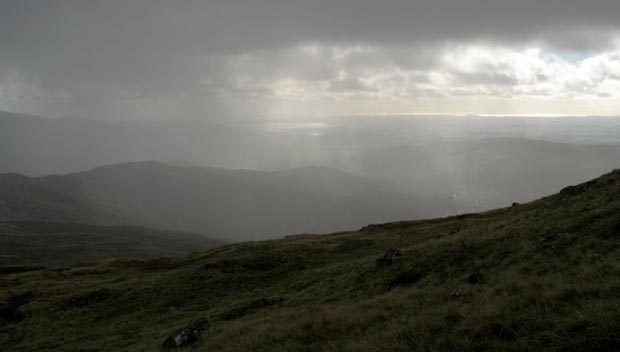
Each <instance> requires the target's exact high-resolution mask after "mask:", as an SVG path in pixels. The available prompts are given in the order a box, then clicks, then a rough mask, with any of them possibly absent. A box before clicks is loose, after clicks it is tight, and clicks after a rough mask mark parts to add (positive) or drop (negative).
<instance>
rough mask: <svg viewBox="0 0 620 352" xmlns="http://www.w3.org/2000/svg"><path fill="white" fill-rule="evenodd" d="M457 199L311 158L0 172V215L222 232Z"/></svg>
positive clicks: (343, 218)
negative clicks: (242, 166) (280, 166)
mask: <svg viewBox="0 0 620 352" xmlns="http://www.w3.org/2000/svg"><path fill="white" fill-rule="evenodd" d="M460 209H462V207H461V206H457V204H455V203H454V202H453V201H452V199H450V198H449V197H434V196H424V195H409V194H407V193H403V192H400V191H398V190H397V189H396V188H393V187H391V186H389V185H385V184H382V183H379V182H376V181H372V180H369V179H366V178H362V177H358V176H353V175H350V174H347V173H344V172H340V171H337V170H334V169H330V168H319V167H312V168H301V169H293V170H285V171H277V172H258V171H246V170H222V169H215V168H203V167H180V166H169V165H166V164H162V163H158V162H140V163H126V164H118V165H110V166H103V167H98V168H95V169H93V170H91V171H86V172H80V173H74V174H68V175H54V176H45V177H36V178H29V177H26V176H21V175H16V174H3V175H0V220H5V221H9V220H33V221H48V222H73V223H88V224H96V225H127V224H138V225H143V226H148V227H155V228H166V229H175V230H180V231H188V232H197V233H204V234H207V235H208V236H212V237H215V238H221V239H226V240H249V239H265V238H273V237H277V236H279V235H284V234H288V233H304V232H331V231H338V230H344V229H347V228H351V227H358V226H362V225H363V224H366V223H368V222H381V221H390V220H396V219H400V218H424V217H433V216H443V215H447V214H454V213H457V212H458V211H459V210H460Z"/></svg>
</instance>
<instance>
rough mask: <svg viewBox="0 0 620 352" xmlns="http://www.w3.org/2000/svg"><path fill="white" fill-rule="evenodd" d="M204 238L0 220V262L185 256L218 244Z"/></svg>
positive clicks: (63, 262)
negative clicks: (1, 221)
mask: <svg viewBox="0 0 620 352" xmlns="http://www.w3.org/2000/svg"><path fill="white" fill-rule="evenodd" d="M222 244H223V242H221V241H218V240H214V239H211V238H208V237H206V236H202V235H198V234H191V233H183V232H175V231H164V230H154V229H148V228H142V227H129V226H94V225H80V224H70V223H47V222H32V221H13V222H3V223H0V265H8V264H12V265H16V264H20V265H68V264H76V263H83V262H93V261H101V260H105V259H111V258H156V257H167V256H181V255H187V254H189V253H191V252H194V251H202V250H206V249H209V248H213V247H216V246H219V245H222Z"/></svg>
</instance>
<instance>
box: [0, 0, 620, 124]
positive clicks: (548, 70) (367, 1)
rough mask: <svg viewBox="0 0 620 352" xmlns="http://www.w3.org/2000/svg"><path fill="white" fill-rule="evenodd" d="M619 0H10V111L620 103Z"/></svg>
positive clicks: (6, 89) (177, 112) (592, 111)
mask: <svg viewBox="0 0 620 352" xmlns="http://www.w3.org/2000/svg"><path fill="white" fill-rule="evenodd" d="M618 18H620V1H618V0H590V1H575V0H519V1H516V0H512V1H504V0H408V1H407V0H382V1H377V0H303V1H302V0H203V1H183V0H176V1H165V0H117V1H114V0H102V1H95V0H75V1H63V0H55V1H46V0H40V1H35V0H19V1H17V0H0V109H2V110H10V111H15V112H24V113H34V114H42V115H46V116H71V117H86V118H109V119H134V118H135V119H176V118H187V117H189V118H200V119H209V120H218V119H223V118H227V117H228V116H239V115H242V116H249V117H251V116H266V117H284V118H295V117H296V116H330V115H350V114H369V115H371V114H407V113H422V114H527V115H547V114H561V115H562V114H564V115H620V20H618Z"/></svg>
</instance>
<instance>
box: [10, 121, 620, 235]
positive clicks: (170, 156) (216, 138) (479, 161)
mask: <svg viewBox="0 0 620 352" xmlns="http://www.w3.org/2000/svg"><path fill="white" fill-rule="evenodd" d="M248 120H249V121H245V120H244V121H242V122H238V121H237V122H235V121H236V120H235V121H228V124H224V123H210V122H206V121H196V120H194V121H188V120H180V121H176V120H175V121H167V122H156V121H148V122H147V121H145V122H126V121H125V122H120V121H118V122H106V121H100V120H99V121H95V120H88V119H85V118H82V119H69V118H64V119H49V118H43V117H37V116H28V115H20V114H12V113H8V112H2V111H0V173H7V172H12V173H19V174H23V175H28V176H41V175H49V174H66V173H71V172H79V171H83V170H89V169H92V168H95V167H98V166H100V165H108V164H119V163H126V162H132V161H143V160H159V161H163V162H166V163H169V164H174V165H209V166H213V167H218V168H223V169H238V168H249V169H257V170H281V169H292V168H299V167H302V168H303V167H307V166H311V165H319V166H326V167H331V168H335V169H338V170H343V171H346V172H349V173H352V174H354V175H361V176H364V177H368V178H372V179H375V180H379V181H381V182H389V183H392V184H395V185H398V186H399V187H400V190H399V192H400V193H402V192H403V191H406V192H408V193H411V194H414V195H432V196H452V197H454V199H456V200H457V201H459V202H460V203H462V204H463V205H462V206H461V207H460V208H466V207H467V206H466V205H467V204H478V205H479V208H481V209H491V208H494V207H498V206H505V205H509V204H511V203H512V202H514V201H517V202H525V201H530V200H532V199H536V198H539V197H542V196H544V195H545V194H550V193H553V192H556V191H557V190H558V189H560V188H562V187H563V186H564V185H566V184H574V183H579V182H583V181H586V180H588V179H591V178H594V177H596V176H598V175H600V174H602V173H604V172H606V171H607V170H610V169H613V168H615V167H617V165H620V144H619V143H615V144H606V145H602V144H587V143H594V142H600V141H607V142H609V143H611V142H614V141H615V142H617V141H618V138H617V135H618V134H617V133H614V131H617V130H618V124H617V122H615V121H617V119H613V118H594V117H592V118H583V119H574V118H561V119H548V120H545V119H536V118H527V119H526V118H521V119H519V118H509V117H505V118H482V117H460V118H459V117H453V118H449V117H437V116H435V117H426V118H421V117H417V118H416V117H400V118H380V119H378V118H376V117H375V118H370V117H369V118H362V117H358V118H349V119H344V120H339V119H337V118H334V119H333V121H332V120H329V121H327V122H328V123H326V124H318V125H319V126H321V127H319V128H314V127H313V128H312V129H308V128H307V126H306V127H303V126H304V124H303V123H301V125H300V126H301V127H299V126H297V127H298V128H295V126H296V124H295V123H294V121H289V122H287V123H285V124H282V123H280V124H278V123H277V121H276V122H274V121H268V120H260V119H248ZM283 126H284V127H283ZM291 126H292V127H291ZM311 126H312V125H311ZM614 135H615V136H616V137H614ZM444 136H445V138H444ZM580 136H581V137H580ZM586 136H587V138H586ZM498 137H501V138H498ZM515 137H519V138H515ZM526 137H527V138H526ZM534 139H540V140H534ZM548 140H560V141H570V142H571V143H557V142H549V141H548ZM576 142H578V143H576ZM302 170H303V169H302ZM304 172H306V171H304ZM306 174H307V175H311V174H312V173H311V172H306ZM310 180H312V178H309V177H306V178H305V179H303V182H310ZM312 182H314V181H312ZM321 182H322V181H321ZM108 215H110V214H108ZM117 215H118V214H117ZM431 215H441V214H438V213H432V214H431ZM112 216H115V215H112ZM382 220H389V219H385V218H378V219H377V221H382ZM85 222H87V223H90V222H91V221H85ZM288 229H291V230H294V229H292V228H289V227H286V228H284V230H288ZM199 230H200V231H202V230H201V229H199Z"/></svg>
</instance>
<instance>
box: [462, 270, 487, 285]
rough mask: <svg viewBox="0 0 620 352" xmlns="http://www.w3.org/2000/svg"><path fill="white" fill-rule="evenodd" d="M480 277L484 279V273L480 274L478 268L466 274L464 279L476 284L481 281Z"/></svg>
mask: <svg viewBox="0 0 620 352" xmlns="http://www.w3.org/2000/svg"><path fill="white" fill-rule="evenodd" d="M482 279H484V275H482V273H481V272H480V269H475V270H474V271H473V272H472V273H471V274H469V276H467V280H466V281H467V283H470V284H477V283H480V282H482Z"/></svg>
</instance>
